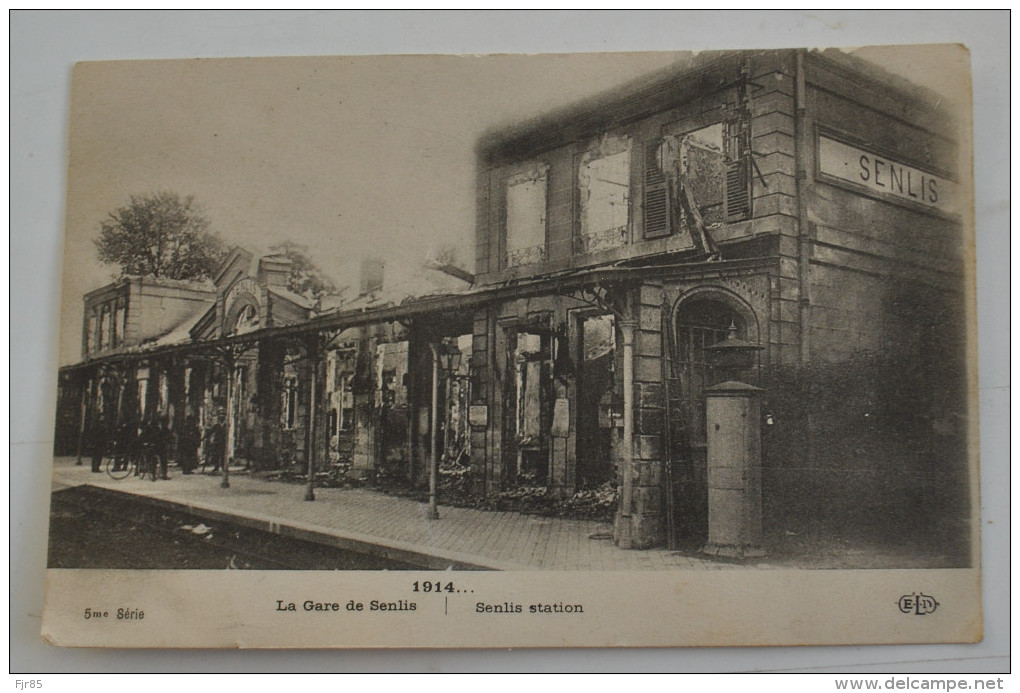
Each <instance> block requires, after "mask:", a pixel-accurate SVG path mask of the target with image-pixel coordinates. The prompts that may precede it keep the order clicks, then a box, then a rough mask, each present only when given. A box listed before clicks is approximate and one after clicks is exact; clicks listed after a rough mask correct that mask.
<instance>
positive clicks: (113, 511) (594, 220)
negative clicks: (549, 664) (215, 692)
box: [43, 45, 982, 648]
mask: <svg viewBox="0 0 1020 693" xmlns="http://www.w3.org/2000/svg"><path fill="white" fill-rule="evenodd" d="M971 138H972V126H971V91H970V74H969V57H968V53H967V51H966V48H964V47H962V46H956V45H926V46H896V47H866V48H856V49H845V50H840V49H825V50H817V49H788V50H763V51H719V52H702V53H698V54H696V55H694V54H689V53H679V52H678V53H627V54H584V55H580V54H578V55H555V56H552V55H529V56H523V55H501V56H480V57H458V56H425V57H422V56H417V57H414V56H404V57H392V56H391V57H387V56H376V57H321V58H319V57H316V58H280V59H244V60H208V61H139V62H111V63H82V64H78V65H77V66H76V67H75V71H74V83H73V95H72V108H71V125H70V154H69V174H68V191H67V230H66V250H65V253H66V255H65V263H64V267H65V274H64V277H63V281H64V284H63V294H62V315H61V325H62V330H61V341H60V356H61V358H60V363H61V365H60V371H59V389H58V392H57V393H56V394H57V416H56V423H55V447H54V451H53V454H54V457H53V483H52V496H51V517H50V544H49V562H48V571H47V581H46V592H47V595H46V608H45V613H44V619H43V634H44V638H45V639H46V641H47V642H49V643H52V644H56V645H64V646H83V647H188V648H194V647H254V648H301V647H308V648H313V647H314V648H322V647H414V648H422V647H443V648H448V647H473V648H477V647H522V646H528V647H564V646H566V647H608V646H685V645H689V646H717V645H734V646H737V645H741V646H742V645H794V644H798V645H799V644H880V643H935V642H973V641H977V640H980V638H981V633H982V613H981V594H980V557H979V555H978V548H979V541H978V539H979V537H978V531H979V521H978V511H979V504H978V499H977V489H978V485H977V434H976V431H977V420H976V412H977V407H976V377H977V373H976V368H975V362H976V343H975V339H976V329H975V310H974V309H975V294H974V273H975V267H974V237H973V185H972V181H973V171H972V168H973V164H972V156H971Z"/></svg>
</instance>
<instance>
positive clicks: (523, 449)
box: [510, 332, 552, 483]
mask: <svg viewBox="0 0 1020 693" xmlns="http://www.w3.org/2000/svg"><path fill="white" fill-rule="evenodd" d="M549 344H550V339H549V337H548V336H544V335H540V334H535V333H530V332H518V333H517V335H516V340H515V341H514V342H513V343H512V344H511V347H512V348H511V353H510V356H511V359H512V362H511V368H512V369H513V371H512V372H513V378H514V390H513V391H514V404H513V412H514V420H513V429H512V433H513V437H514V441H513V442H514V443H515V445H514V446H513V448H514V449H515V450H516V460H514V461H513V462H516V470H515V471H516V473H517V476H518V477H519V478H520V479H522V480H525V481H528V482H537V483H544V482H545V480H546V479H547V478H548V474H549V448H548V444H549V443H548V436H547V435H546V433H547V431H548V429H549V413H550V407H549V403H550V402H551V397H550V395H549V394H548V393H546V388H547V387H548V386H549V384H550V383H549V381H550V378H551V373H552V363H551V359H550V348H549Z"/></svg>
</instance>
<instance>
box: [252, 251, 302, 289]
mask: <svg viewBox="0 0 1020 693" xmlns="http://www.w3.org/2000/svg"><path fill="white" fill-rule="evenodd" d="M293 265H294V263H293V261H292V260H291V259H290V258H289V257H287V256H286V255H267V256H265V257H263V258H260V259H259V273H258V279H259V282H260V283H264V284H265V285H266V286H273V287H276V288H278V289H286V288H287V279H288V278H289V277H290V270H291V267H293Z"/></svg>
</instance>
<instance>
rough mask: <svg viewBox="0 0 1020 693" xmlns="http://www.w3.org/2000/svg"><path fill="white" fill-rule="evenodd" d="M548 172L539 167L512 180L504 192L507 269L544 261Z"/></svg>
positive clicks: (544, 168) (513, 177) (543, 167)
mask: <svg viewBox="0 0 1020 693" xmlns="http://www.w3.org/2000/svg"><path fill="white" fill-rule="evenodd" d="M547 183H548V171H547V168H546V167H545V166H539V167H536V168H534V169H531V170H529V171H527V172H524V173H520V174H518V175H515V176H512V177H511V178H510V179H509V180H508V181H507V188H506V255H505V258H504V260H505V264H506V266H507V267H517V266H520V265H530V264H535V263H537V262H542V261H543V260H545V246H546V192H547Z"/></svg>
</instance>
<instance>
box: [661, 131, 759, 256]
mask: <svg viewBox="0 0 1020 693" xmlns="http://www.w3.org/2000/svg"><path fill="white" fill-rule="evenodd" d="M749 135H750V130H749V126H748V124H747V121H746V120H733V121H727V122H720V123H714V124H712V125H708V126H706V127H703V128H699V129H697V130H692V131H686V132H678V133H671V134H667V135H666V136H664V137H662V138H660V139H657V140H653V141H651V142H648V143H647V144H646V145H645V155H644V175H643V180H644V197H643V201H644V205H643V210H644V214H643V221H644V237H645V238H646V239H652V238H662V237H664V236H670V235H673V234H677V233H681V232H686V233H688V234H692V235H693V236H694V237H695V238H697V236H698V235H699V234H700V233H701V232H702V231H703V230H704V228H705V227H708V228H711V227H713V226H716V225H719V224H723V223H727V222H731V221H740V220H743V219H747V218H749V217H750V214H751V191H750V182H751V181H750V166H751V161H750V151H749Z"/></svg>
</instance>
